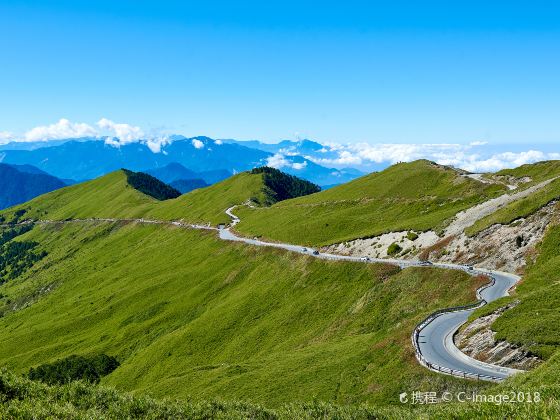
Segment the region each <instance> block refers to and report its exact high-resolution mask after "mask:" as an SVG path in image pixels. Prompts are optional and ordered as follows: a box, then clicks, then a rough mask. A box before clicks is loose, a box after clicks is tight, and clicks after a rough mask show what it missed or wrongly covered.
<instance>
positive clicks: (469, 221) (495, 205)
mask: <svg viewBox="0 0 560 420" xmlns="http://www.w3.org/2000/svg"><path fill="white" fill-rule="evenodd" d="M558 178H560V177H554V178H550V179H547V180H545V181H542V182H540V183H538V184H535V185H533V186H531V187H529V188H527V189H524V190H523V191H519V192H516V193H513V194H507V193H506V194H502V195H500V196H499V197H496V198H491V199H490V200H488V201H485V202H483V203H480V204H477V205H476V206H473V207H470V208H468V209H466V210H463V211H461V212H459V213H457V214H456V215H455V220H453V222H451V223H450V224H449V226H447V228H446V229H445V232H444V235H443V237H447V236H453V235H460V234H461V233H463V232H464V231H465V229H466V228H468V227H470V226H472V225H473V224H475V222H477V221H478V220H480V219H482V218H483V217H486V216H488V215H490V214H492V213H494V212H496V211H497V210H499V209H500V208H502V207H503V206H505V205H507V204H510V203H512V202H514V201H517V200H520V199H522V198H525V197H527V196H529V195H531V194H532V193H534V192H535V191H538V190H540V189H541V188H543V187H545V186H547V185H548V184H550V183H551V182H552V181H554V180H555V179H558Z"/></svg>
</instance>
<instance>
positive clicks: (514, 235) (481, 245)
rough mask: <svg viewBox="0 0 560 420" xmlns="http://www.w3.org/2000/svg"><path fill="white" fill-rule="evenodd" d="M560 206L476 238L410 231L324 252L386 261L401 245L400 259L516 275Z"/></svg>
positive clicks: (486, 230) (496, 227) (356, 241)
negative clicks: (392, 248)
mask: <svg viewBox="0 0 560 420" xmlns="http://www.w3.org/2000/svg"><path fill="white" fill-rule="evenodd" d="M556 206H557V202H551V203H549V204H548V205H546V206H544V207H543V208H541V209H540V210H538V211H537V212H535V213H534V214H532V215H531V216H528V217H526V218H520V219H517V220H515V221H514V222H512V223H510V224H507V225H500V224H496V225H492V226H490V227H489V228H487V229H485V230H483V231H482V232H480V233H478V234H477V235H474V236H473V237H467V236H466V235H465V234H464V233H460V234H457V235H450V236H445V237H439V236H438V235H437V234H436V233H435V232H431V231H429V232H417V235H418V237H417V238H414V236H410V235H409V232H393V233H387V234H384V235H380V236H377V237H375V238H369V239H357V240H354V241H348V242H344V243H341V244H335V245H331V246H329V247H326V248H324V250H325V251H326V252H332V253H335V254H341V255H356V256H369V257H372V258H385V257H387V249H388V247H389V246H390V245H391V244H392V243H397V244H398V245H399V246H400V247H401V248H402V252H400V254H399V255H398V257H399V258H410V259H419V258H420V259H427V260H430V261H434V262H435V261H437V262H446V263H457V264H469V265H477V266H481V267H485V268H489V269H495V270H503V271H507V272H511V273H515V272H519V271H520V270H521V269H522V268H523V267H524V266H525V263H526V257H527V256H529V255H532V254H533V252H534V249H535V246H536V245H537V244H538V243H539V242H540V241H541V240H542V238H543V237H544V234H545V232H546V228H547V227H548V226H549V225H550V224H551V223H553V222H556V218H557V217H558V211H557V210H556ZM409 237H411V238H414V240H411V239H408V238H409Z"/></svg>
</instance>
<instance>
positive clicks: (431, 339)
mask: <svg viewBox="0 0 560 420" xmlns="http://www.w3.org/2000/svg"><path fill="white" fill-rule="evenodd" d="M235 207H236V206H234V207H230V208H229V209H227V211H226V213H227V214H228V215H229V216H230V217H231V219H232V223H231V225H230V227H226V228H223V229H220V230H219V235H220V238H221V239H223V240H227V241H237V242H244V243H246V244H249V245H255V246H267V247H274V248H281V249H285V250H288V251H292V252H298V253H300V254H306V255H310V256H313V257H316V258H322V259H328V260H337V261H360V262H371V263H377V262H383V263H390V264H395V265H398V266H399V267H401V268H406V267H414V266H425V263H422V262H420V261H410V260H396V259H375V258H368V259H366V258H364V257H350V256H345V255H335V254H325V253H318V251H316V250H315V249H313V248H308V247H302V246H298V245H292V244H285V243H272V242H265V241H261V240H259V239H256V238H255V239H250V238H244V237H241V236H238V235H236V234H235V233H233V232H232V231H231V227H233V226H235V225H237V223H239V221H240V220H239V218H238V217H237V216H235V214H233V210H234V209H235ZM430 266H431V267H440V268H446V269H451V270H462V271H465V272H468V273H470V274H473V275H474V274H481V273H482V274H487V275H488V276H491V277H493V278H494V280H495V281H494V283H493V284H492V285H490V286H488V287H484V288H482V289H480V291H479V298H480V299H483V300H484V301H486V302H492V301H494V300H496V299H499V298H501V297H503V296H507V294H508V290H509V289H510V288H511V287H512V286H514V285H515V284H516V283H517V282H518V281H519V279H520V278H519V276H517V275H515V274H510V273H504V272H500V271H493V270H486V269H478V268H475V270H470V269H469V268H468V267H466V266H463V265H457V264H431V265H430ZM483 304H484V303H483ZM474 310H475V309H469V310H459V311H454V312H445V313H442V314H440V315H438V316H436V317H435V318H433V319H432V320H431V321H430V322H428V323H426V324H425V325H423V326H422V327H421V328H419V330H418V331H417V332H418V336H417V337H415V336H413V340H417V343H418V351H419V353H420V354H419V359H420V358H421V359H423V360H422V361H421V362H422V363H423V364H424V366H426V367H428V368H430V369H432V370H436V371H440V372H442V373H447V374H453V375H455V376H468V377H477V378H480V379H486V380H501V379H504V378H507V377H508V376H511V375H513V374H515V373H518V372H520V371H519V370H516V369H509V368H504V367H501V366H495V365H491V364H488V363H483V362H481V361H478V360H475V359H473V358H471V357H469V356H467V355H466V354H464V353H463V352H461V351H460V350H459V349H458V348H457V347H456V346H455V344H454V342H453V336H454V334H455V332H457V330H458V329H459V328H460V327H461V325H463V324H464V323H465V322H466V321H467V320H468V318H469V316H470V315H471V314H472V313H473V312H474ZM438 367H440V368H439V369H438ZM441 368H443V369H441Z"/></svg>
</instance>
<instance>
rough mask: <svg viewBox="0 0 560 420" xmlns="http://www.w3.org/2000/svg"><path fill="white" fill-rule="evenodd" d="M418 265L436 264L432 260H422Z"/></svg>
mask: <svg viewBox="0 0 560 420" xmlns="http://www.w3.org/2000/svg"><path fill="white" fill-rule="evenodd" d="M418 265H421V266H423V267H426V266H430V265H434V264H433V263H432V262H431V261H420V263H419V264H418Z"/></svg>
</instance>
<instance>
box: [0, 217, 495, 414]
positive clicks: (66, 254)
mask: <svg viewBox="0 0 560 420" xmlns="http://www.w3.org/2000/svg"><path fill="white" fill-rule="evenodd" d="M25 235H26V237H25V238H26V240H33V241H36V242H38V243H40V244H41V247H42V248H44V249H46V250H47V251H48V252H49V255H48V256H47V257H46V258H45V259H44V260H43V261H41V262H40V263H39V264H40V270H35V272H34V273H33V276H32V277H31V276H30V275H29V274H23V275H21V276H20V277H19V278H18V279H16V281H13V282H8V283H6V284H5V285H3V286H1V288H0V292H1V293H2V294H3V295H5V296H6V298H7V299H10V300H12V301H16V300H18V299H19V298H20V296H22V295H23V296H25V295H26V294H28V293H30V289H36V290H43V289H45V287H47V286H48V285H51V284H53V283H55V284H56V287H54V288H53V289H52V290H51V291H50V292H48V293H47V294H44V295H42V297H41V298H40V299H38V300H36V301H33V302H32V303H31V304H29V303H27V304H25V305H20V307H24V308H25V309H20V310H12V311H9V312H7V313H6V314H5V315H4V317H3V318H0V338H2V339H1V340H0V359H1V360H3V363H4V364H5V365H7V366H9V367H11V368H13V369H16V370H17V371H18V372H22V373H23V372H27V371H28V370H29V367H30V366H37V365H41V364H45V363H52V361H53V360H57V359H61V358H62V359H63V358H66V357H69V356H71V355H74V354H92V353H93V354H110V355H114V356H115V357H117V358H118V360H119V361H120V362H121V365H120V366H119V367H118V368H117V369H116V370H115V371H113V372H112V373H111V374H109V375H108V376H106V377H103V378H101V383H105V384H110V385H113V386H116V387H118V388H119V389H124V390H131V391H132V390H134V391H142V390H144V391H149V392H150V393H151V394H152V395H154V396H156V397H163V396H169V397H183V398H185V397H187V396H191V397H193V398H201V399H212V398H217V397H220V398H227V399H233V400H238V399H242V400H246V399H250V400H252V401H255V402H259V403H265V404H266V405H267V406H270V407H275V406H278V405H280V404H283V403H288V402H293V401H312V400H313V399H314V398H318V399H320V400H324V401H333V402H338V403H344V404H347V403H360V402H363V401H370V402H378V403H381V402H383V403H384V404H385V403H388V402H395V401H396V399H397V398H398V394H399V392H400V390H401V389H402V387H404V386H406V387H410V388H418V389H423V388H424V389H425V388H427V387H435V388H437V389H443V388H446V389H447V388H453V387H455V386H459V387H464V384H462V383H461V381H458V380H455V379H453V378H447V377H443V378H440V377H439V376H438V375H437V374H435V373H432V372H430V371H428V370H426V369H425V368H423V367H421V366H419V365H418V364H417V362H416V360H415V358H414V352H413V349H412V346H411V344H410V336H409V335H410V331H411V330H412V329H413V327H414V325H415V324H416V323H417V322H419V321H420V319H422V318H423V317H424V316H426V315H427V314H428V313H430V312H431V311H433V310H435V309H438V308H441V307H445V306H453V305H456V304H463V303H469V302H471V301H473V300H475V296H474V290H475V288H476V287H478V286H480V284H479V283H478V282H477V281H476V279H475V280H474V281H473V279H472V278H471V277H470V276H468V275H466V274H464V273H461V272H454V271H446V270H438V269H432V268H411V269H406V270H402V271H401V270H399V269H398V268H397V267H394V266H390V265H380V264H360V263H341V262H332V261H324V260H318V259H315V258H311V257H307V256H303V255H297V254H292V253H288V252H285V251H281V250H275V249H261V248H253V247H250V246H245V245H242V244H228V243H224V242H222V241H220V240H218V239H217V238H215V236H214V233H212V232H208V233H204V232H199V231H193V230H189V229H181V228H174V227H164V226H154V225H138V224H134V223H101V222H98V223H96V222H84V223H81V224H78V223H71V224H68V225H60V226H57V225H45V226H38V227H36V228H35V229H33V230H32V231H30V232H27V233H26V234H25ZM123 250H126V252H124V251H123ZM341 279H344V281H341ZM428 378H429V380H428ZM434 378H436V381H435V382H434V381H433V380H434ZM434 383H435V385H434ZM483 385H484V384H472V385H470V384H469V385H468V386H469V387H479V386H483Z"/></svg>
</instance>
